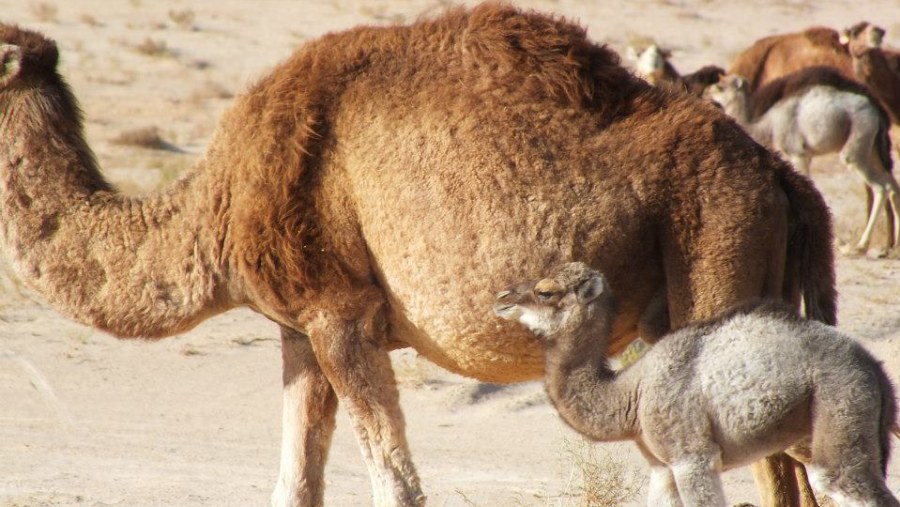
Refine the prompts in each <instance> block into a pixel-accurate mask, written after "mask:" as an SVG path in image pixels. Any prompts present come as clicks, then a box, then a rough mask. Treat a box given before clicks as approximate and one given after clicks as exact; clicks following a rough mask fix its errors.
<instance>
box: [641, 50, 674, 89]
mask: <svg viewBox="0 0 900 507" xmlns="http://www.w3.org/2000/svg"><path fill="white" fill-rule="evenodd" d="M671 56H672V52H671V51H669V50H668V49H662V48H660V47H659V46H657V45H656V44H651V45H650V46H649V47H647V49H645V50H643V51H641V53H640V54H639V55H638V56H637V63H636V65H635V70H637V73H638V74H639V75H640V76H641V77H643V78H644V79H646V80H647V81H649V82H650V83H652V84H657V83H659V82H661V81H664V80H670V81H671V80H674V79H675V78H676V77H677V75H669V74H672V71H673V70H674V69H672V70H668V69H667V65H668V66H669V67H671V64H670V63H669V57H671Z"/></svg>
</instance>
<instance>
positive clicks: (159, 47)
mask: <svg viewBox="0 0 900 507" xmlns="http://www.w3.org/2000/svg"><path fill="white" fill-rule="evenodd" d="M134 50H135V51H137V52H138V53H140V54H142V55H147V56H167V55H169V54H171V51H169V47H168V45H166V41H164V40H160V39H152V38H150V37H147V38H146V39H144V42H141V43H140V44H137V45H135V46H134Z"/></svg>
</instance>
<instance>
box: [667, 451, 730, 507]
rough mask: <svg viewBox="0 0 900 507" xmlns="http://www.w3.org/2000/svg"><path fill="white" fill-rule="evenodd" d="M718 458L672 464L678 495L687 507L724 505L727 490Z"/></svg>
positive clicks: (718, 506) (719, 506)
mask: <svg viewBox="0 0 900 507" xmlns="http://www.w3.org/2000/svg"><path fill="white" fill-rule="evenodd" d="M719 468H720V467H719V466H718V460H717V459H713V458H698V459H696V460H691V461H688V462H682V463H676V464H675V465H673V466H672V474H673V475H674V476H675V483H676V484H677V485H678V495H679V496H680V497H681V500H682V502H684V505H685V507H724V505H725V502H726V500H725V491H724V490H723V489H722V481H721V480H720V479H719Z"/></svg>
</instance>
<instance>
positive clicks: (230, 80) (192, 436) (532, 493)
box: [0, 0, 900, 507]
mask: <svg viewBox="0 0 900 507" xmlns="http://www.w3.org/2000/svg"><path fill="white" fill-rule="evenodd" d="M517 4H519V5H521V6H523V7H528V8H534V9H538V10H541V11H547V12H554V13H558V14H561V15H564V16H566V17H568V18H570V19H574V20H578V21H579V22H580V23H581V24H583V25H584V26H586V27H587V28H588V31H589V34H590V35H591V37H592V38H594V39H595V40H597V41H601V42H604V43H607V44H609V45H610V46H611V47H613V48H614V49H616V50H618V51H619V52H620V53H622V54H624V53H625V49H626V48H627V47H628V46H629V45H643V44H646V43H648V42H649V41H656V42H658V43H660V44H661V45H664V46H666V47H669V48H671V49H672V50H673V57H672V61H673V63H674V64H675V66H676V67H677V68H678V69H679V70H681V71H683V72H689V71H692V70H694V69H696V68H698V67H700V66H702V65H704V64H709V63H715V64H718V65H721V66H727V65H728V63H729V62H730V61H731V59H732V58H733V56H734V55H735V54H737V52H739V51H740V50H741V49H743V48H745V47H746V46H748V45H749V44H751V43H752V42H753V41H754V40H756V39H758V38H760V37H763V36H765V35H770V34H774V33H779V32H785V31H794V30H799V29H802V28H805V27H807V26H810V25H815V24H821V25H826V26H831V27H834V28H843V27H845V26H849V25H850V24H852V23H855V22H857V21H860V20H869V21H872V22H875V23H877V24H879V25H881V26H882V27H884V28H885V29H887V31H888V33H887V38H886V42H887V44H888V45H892V46H897V47H900V10H898V9H897V4H896V0H867V1H865V2H860V1H858V0H821V1H819V0H761V1H758V2H753V3H750V2H747V3H732V2H711V1H709V0H636V1H626V0H609V1H605V2H593V1H586V0H584V1H575V0H558V1H552V0H541V1H522V2H517ZM445 6H446V2H443V1H424V0H383V1H380V0H379V1H368V2H365V1H351V0H327V1H321V2H311V1H300V0H294V1H288V0H260V1H258V2H246V1H242V0H196V1H187V0H184V1H179V0H157V1H149V0H129V1H124V0H120V1H116V2H111V1H108V0H68V1H61V0H59V1H53V0H50V1H46V2H37V1H35V2H32V1H28V0H0V20H2V21H5V22H15V23H19V24H22V25H24V26H26V27H28V28H32V29H37V30H40V31H42V32H44V33H46V34H47V35H49V36H50V37H52V38H54V39H56V40H57V41H58V43H59V45H60V47H61V51H62V63H61V70H62V72H63V74H64V75H65V77H66V78H67V79H68V81H69V83H70V84H71V85H72V87H73V89H74V91H75V94H76V96H77V97H78V98H79V99H80V100H81V104H82V107H83V109H84V112H85V116H86V129H87V136H88V140H89V142H90V143H91V145H92V146H93V148H94V149H95V151H96V152H97V155H98V158H99V160H100V163H101V166H102V167H103V168H104V171H105V173H106V174H107V175H108V176H109V178H110V179H111V180H112V181H113V182H114V183H115V184H117V185H118V186H119V187H120V188H122V189H123V190H125V191H128V192H133V193H140V192H144V191H148V190H152V189H154V188H157V187H159V186H161V185H165V184H167V183H169V182H171V181H172V180H173V179H175V178H177V177H178V175H179V174H180V173H181V171H183V170H184V169H185V168H187V167H190V165H191V164H192V162H193V161H194V160H195V159H196V158H197V157H198V155H199V154H200V153H201V152H202V151H203V149H204V145H205V143H206V142H207V141H208V140H209V137H210V134H211V133H212V130H213V128H214V126H215V124H216V121H217V118H218V117H219V115H220V114H221V113H222V111H223V110H224V109H225V108H227V107H228V105H229V103H230V102H231V98H232V96H233V95H234V94H239V93H240V92H241V90H242V89H244V88H245V87H246V86H247V84H248V83H250V82H252V81H253V80H254V79H255V78H256V77H257V76H260V75H261V74H262V73H264V72H266V71H267V69H269V68H270V67H271V66H272V65H274V64H275V63H277V62H278V61H280V60H281V59H284V58H286V57H287V56H288V55H289V54H290V52H291V50H292V48H295V47H297V46H298V45H300V44H302V43H303V42H304V41H306V40H309V39H311V38H315V37H317V36H319V35H321V34H323V33H325V32H328V31H333V30H341V29H345V28H349V27H352V26H354V25H357V24H362V23H365V24H387V23H397V22H409V21H412V20H414V19H416V18H417V17H418V16H421V15H434V14H435V13H437V12H440V10H441V9H443V8H444V7H445ZM626 63H628V62H626ZM660 128H664V127H663V126H661V127H660ZM141 129H143V132H144V133H145V135H144V136H143V137H144V138H147V137H148V136H147V135H146V132H148V131H149V132H154V129H155V132H156V133H157V134H158V136H159V139H152V136H149V137H151V139H149V143H145V144H150V145H153V144H155V145H156V146H155V147H154V146H149V147H147V146H136V145H134V144H133V143H132V142H130V141H129V138H134V137H135V132H136V131H138V130H141ZM148 129H149V130H148ZM138 137H141V136H138ZM145 140H146V139H145ZM812 174H813V178H814V180H815V182H816V183H817V185H818V186H819V188H820V189H821V190H822V192H823V193H824V194H825V197H826V200H827V201H828V203H829V205H830V206H831V207H832V210H833V213H834V215H835V222H836V233H837V236H838V239H839V242H850V241H853V240H855V239H856V238H857V237H858V234H859V232H860V230H861V227H862V223H863V214H864V213H863V187H862V184H861V182H860V180H859V179H858V176H857V175H855V174H853V173H850V172H848V171H847V170H846V169H844V168H843V167H842V166H841V165H840V164H839V163H838V162H837V159H836V158H835V157H823V158H821V159H816V160H815V161H814V162H813V165H812ZM880 229H881V227H880V226H879V231H880ZM874 244H875V246H880V245H881V244H883V239H882V238H881V236H876V239H875V243H874ZM836 246H837V245H836ZM898 258H900V255H898V254H896V253H894V254H892V255H891V256H889V258H887V259H873V258H867V257H853V258H851V257H839V261H838V265H837V270H838V280H839V290H840V310H839V318H840V327H841V329H843V330H845V331H846V332H848V333H850V334H852V335H853V336H856V337H857V338H859V339H860V340H861V341H862V342H863V343H864V344H865V345H866V346H867V347H868V348H870V349H871V350H872V351H873V353H874V354H875V355H876V356H877V357H879V358H880V359H881V360H882V361H884V363H885V365H886V366H887V368H888V370H889V372H890V374H891V376H892V378H893V379H894V380H895V382H897V383H900V355H898V352H900V260H898ZM0 268H2V269H0V506H4V507H12V506H17V507H25V506H28V507H31V506H45V505H53V506H57V505H60V506H61V505H66V506H68V505H79V506H81V505H84V506H126V505H127V506H134V507H140V506H151V505H162V506H185V507H188V506H206V505H215V506H223V507H224V506H247V505H267V503H268V497H269V494H270V491H271V488H272V487H273V484H274V480H275V477H276V474H277V472H278V456H279V444H280V420H281V406H280V404H281V358H280V350H279V348H280V345H279V341H278V333H277V328H276V326H275V325H274V324H272V323H270V322H268V321H267V320H266V319H264V318H263V317H260V316H258V315H255V314H253V313H252V312H250V311H248V310H238V311H232V312H229V313H226V314H224V315H221V316H219V317H216V318H214V319H212V320H210V321H208V322H206V323H204V324H203V325H201V326H199V327H198V328H196V329H194V330H193V331H191V332H189V333H186V334H184V335H181V336H176V337H172V338H168V339H165V340H161V341H158V342H152V343H149V342H141V341H121V340H117V339H115V338H114V337H112V336H109V335H106V334H103V333H101V332H98V331H94V330H92V329H90V328H87V327H84V326H81V325H78V324H76V323H73V322H71V321H69V320H67V319H65V318H64V317H62V316H60V315H59V314H57V313H55V312H54V311H53V310H51V309H50V308H48V307H47V306H46V305H45V304H44V303H42V302H41V299H40V298H39V297H38V296H37V295H35V294H34V293H31V292H29V291H28V290H27V289H25V288H24V287H22V286H21V284H20V283H18V282H17V281H16V279H15V278H14V276H13V275H12V273H11V271H10V270H9V269H8V268H7V267H6V265H5V264H0ZM492 289H494V288H485V290H492ZM394 361H395V368H396V371H397V374H398V378H399V380H400V383H401V396H402V403H403V407H404V411H405V414H406V421H407V433H408V436H409V440H410V445H411V448H412V451H413V455H414V458H415V460H416V463H417V466H418V471H419V473H420V475H421V477H422V481H423V486H424V488H425V490H426V493H427V494H428V496H429V505H433V506H441V507H461V506H478V507H509V506H544V507H563V506H580V505H641V504H642V503H643V502H644V498H645V496H644V495H645V493H646V483H645V482H642V478H643V476H644V474H645V473H646V471H647V470H646V466H645V465H644V463H643V460H642V458H641V457H640V456H639V455H638V453H637V452H636V450H635V449H634V448H633V446H632V445H631V444H602V445H592V444H584V443H583V442H582V441H581V439H580V437H579V436H578V435H576V434H575V433H574V432H572V431H571V430H570V429H568V428H567V427H566V426H565V425H564V424H563V423H562V422H561V421H560V420H559V418H558V417H557V416H556V414H555V412H554V410H553V409H552V407H551V406H550V405H549V404H548V402H547V400H546V397H545V395H544V393H543V389H542V386H541V385H540V383H538V382H532V383H527V384H521V385H514V386H493V385H488V384H482V383H478V382H475V381H473V380H470V379H465V378H461V377H457V376H455V375H452V374H449V373H447V372H444V371H442V370H440V369H439V368H437V367H435V366H433V365H430V364H429V363H427V362H425V361H424V360H422V359H420V358H418V357H416V355H415V354H414V353H413V352H411V351H398V352H396V353H394ZM584 462H587V463H588V464H591V463H595V464H599V465H600V468H599V474H600V479H599V482H600V483H601V484H606V485H609V486H611V487H610V488H604V489H608V490H609V491H610V492H612V493H616V492H617V490H621V489H627V488H629V487H632V488H633V489H635V490H636V494H635V495H632V496H631V497H630V498H626V499H621V500H615V499H614V500H610V501H608V503H606V504H603V503H599V502H600V500H596V501H595V503H588V502H587V499H586V498H584V497H581V496H579V495H580V493H581V492H582V490H583V489H584V488H583V484H584V481H583V479H582V478H581V476H580V468H581V467H580V466H579V463H584ZM326 479H327V484H328V486H327V491H326V502H327V504H328V505H331V506H365V505H371V500H370V497H369V495H370V493H369V480H368V475H367V473H366V470H365V466H364V464H363V461H362V458H361V456H360V453H359V450H358V449H357V446H356V442H355V438H354V436H353V434H352V431H351V430H350V428H349V426H348V421H347V418H346V416H345V414H344V413H343V412H339V416H338V429H337V432H336V434H335V438H334V444H333V446H332V450H331V455H330V460H329V463H328V469H327V475H326ZM888 480H889V484H890V486H891V488H892V489H893V490H894V491H900V459H895V460H894V461H893V463H892V464H891V466H890V469H889V478H888ZM724 481H725V487H726V491H727V493H728V495H729V500H730V501H731V502H732V503H740V502H751V503H753V502H756V501H757V496H756V492H755V488H754V485H753V481H752V478H751V475H750V473H749V470H747V469H741V470H735V471H731V472H728V473H726V474H725V475H724ZM595 483H596V482H590V481H589V482H588V484H595Z"/></svg>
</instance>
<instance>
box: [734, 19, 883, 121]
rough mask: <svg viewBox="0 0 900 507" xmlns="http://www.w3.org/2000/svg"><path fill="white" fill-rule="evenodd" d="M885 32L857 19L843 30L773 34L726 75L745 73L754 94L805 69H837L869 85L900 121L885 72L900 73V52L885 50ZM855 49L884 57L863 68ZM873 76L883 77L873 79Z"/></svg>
mask: <svg viewBox="0 0 900 507" xmlns="http://www.w3.org/2000/svg"><path fill="white" fill-rule="evenodd" d="M883 36H884V30H882V29H881V28H879V27H877V26H875V25H872V24H869V23H866V22H862V23H857V24H856V25H853V26H851V27H850V28H847V29H846V30H844V31H843V33H838V32H837V31H836V30H832V29H830V28H823V27H815V28H809V29H807V30H805V31H803V32H799V33H788V34H782V35H772V36H770V37H764V38H762V39H759V40H758V41H756V42H754V43H753V45H751V46H750V47H749V48H747V49H746V50H744V51H743V52H742V53H741V54H739V55H738V56H737V57H735V59H734V62H732V64H731V67H730V68H729V69H728V73H729V74H737V75H739V76H743V77H744V79H746V80H747V83H748V84H749V87H750V88H749V89H750V92H751V93H753V92H755V91H756V90H757V89H759V88H760V87H762V86H763V85H765V84H766V83H768V82H770V81H772V80H774V79H778V78H780V77H783V76H786V75H788V74H791V73H793V72H797V71H798V70H801V69H804V68H806V67H817V66H826V67H833V68H835V69H837V71H838V72H840V73H841V74H843V75H844V76H845V77H847V78H850V79H853V80H856V81H859V82H860V83H862V84H864V85H866V87H868V88H869V90H870V91H871V92H872V93H873V94H874V95H875V96H876V97H877V98H878V100H880V101H881V104H882V106H884V108H885V109H886V110H887V111H888V114H890V116H891V121H892V122H893V123H894V124H895V125H897V124H900V92H898V91H897V88H896V86H894V85H893V84H891V82H890V81H889V80H888V79H887V78H886V77H885V76H887V75H889V74H894V75H895V76H900V53H898V52H896V51H891V50H887V49H884V48H881V41H882V37H883ZM851 47H858V48H860V51H862V50H863V49H864V48H871V49H873V50H874V51H875V52H876V53H878V52H880V53H881V57H879V58H874V59H872V62H871V63H870V65H871V66H872V68H871V69H869V70H868V71H866V72H861V71H860V68H859V66H857V65H856V64H854V61H853V58H852V55H851V50H850V48H851ZM874 75H878V76H879V77H878V78H873V76H874ZM897 79H900V77H897Z"/></svg>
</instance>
